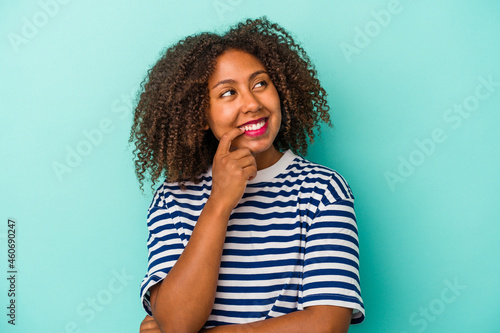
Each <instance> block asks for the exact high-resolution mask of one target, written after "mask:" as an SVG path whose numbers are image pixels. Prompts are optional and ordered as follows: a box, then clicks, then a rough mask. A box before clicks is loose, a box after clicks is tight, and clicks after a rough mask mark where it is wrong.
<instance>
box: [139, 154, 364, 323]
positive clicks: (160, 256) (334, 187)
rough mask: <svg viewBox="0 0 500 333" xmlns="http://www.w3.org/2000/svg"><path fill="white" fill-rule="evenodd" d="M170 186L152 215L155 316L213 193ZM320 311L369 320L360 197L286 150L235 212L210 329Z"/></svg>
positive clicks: (201, 186)
mask: <svg viewBox="0 0 500 333" xmlns="http://www.w3.org/2000/svg"><path fill="white" fill-rule="evenodd" d="M186 185H187V190H186V191H182V190H181V189H180V188H179V186H178V185H177V184H176V183H166V182H165V183H163V184H162V185H161V186H160V187H159V188H158V190H157V191H156V194H155V196H154V198H153V201H152V203H151V205H150V207H149V209H148V219H147V222H148V230H149V237H148V241H147V246H148V250H149V258H148V272H147V274H146V276H145V277H144V279H143V281H142V283H141V298H142V304H143V306H144V309H145V310H146V312H147V313H148V314H149V315H152V314H151V305H150V299H149V297H150V293H149V289H150V288H151V286H153V285H155V284H156V283H158V282H160V281H162V280H163V279H164V278H165V276H166V275H167V274H168V272H169V271H170V269H171V268H172V267H173V266H174V264H175V262H176V260H177V259H178V258H179V256H180V255H181V253H182V251H183V249H184V248H185V247H186V245H187V243H188V241H189V237H190V236H191V233H192V231H193V228H194V226H195V224H196V221H197V219H198V217H199V216H200V213H201V211H202V209H203V207H204V205H205V203H206V202H207V199H208V197H209V195H210V190H211V187H212V169H211V167H210V168H209V169H208V170H207V172H206V173H204V174H203V175H202V179H201V182H200V183H198V184H194V183H191V182H188V183H186ZM313 305H335V306H341V307H347V308H352V309H353V315H352V319H351V324H356V323H360V322H362V321H363V320H364V317H365V310H364V306H363V300H362V298H361V289H360V280H359V244H358V232H357V225H356V217H355V213H354V196H353V194H352V192H351V189H350V188H349V185H348V184H347V183H346V181H345V180H344V178H343V177H342V176H341V175H340V174H338V173H337V172H336V171H334V170H332V169H330V168H327V167H324V166H321V165H319V164H316V163H313V162H310V161H308V160H306V159H304V158H303V157H301V156H298V155H295V154H294V153H293V152H292V151H291V150H287V151H286V152H285V153H284V154H283V156H282V157H281V158H280V159H279V160H278V162H276V163H275V164H273V165H272V166H270V167H268V168H265V169H262V170H259V171H257V176H256V178H254V179H252V180H251V181H248V183H247V187H246V190H245V193H244V194H243V197H242V198H241V200H240V201H239V203H238V205H237V206H236V207H235V208H234V209H233V211H232V212H231V215H230V219H229V222H228V227H227V234H226V240H225V243H224V249H223V253H222V258H221V265H220V271H219V280H218V283H217V291H216V295H215V304H214V307H213V309H212V312H211V314H210V317H209V318H208V321H207V322H206V323H205V326H204V327H205V328H210V327H214V326H219V325H225V324H238V323H248V322H252V321H257V320H264V319H268V318H273V317H278V316H281V315H284V314H287V313H290V312H293V311H296V310H303V309H304V308H306V307H308V306H313Z"/></svg>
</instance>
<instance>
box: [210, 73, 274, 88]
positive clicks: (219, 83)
mask: <svg viewBox="0 0 500 333" xmlns="http://www.w3.org/2000/svg"><path fill="white" fill-rule="evenodd" d="M262 73H265V74H267V75H269V73H268V72H266V71H265V70H263V69H261V70H259V71H256V72H253V73H252V74H251V75H250V77H249V78H248V79H249V80H252V79H253V78H254V77H256V76H257V75H259V74H262ZM225 83H236V81H235V80H233V79H225V80H222V81H219V82H217V83H216V84H215V85H214V86H213V87H212V89H215V88H216V87H217V86H219V85H221V84H225Z"/></svg>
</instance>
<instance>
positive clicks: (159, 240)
mask: <svg viewBox="0 0 500 333" xmlns="http://www.w3.org/2000/svg"><path fill="white" fill-rule="evenodd" d="M161 205H163V206H158V205H151V207H150V208H149V210H148V219H147V220H148V240H147V247H148V272H147V274H146V276H145V277H144V279H143V280H142V283H141V290H140V293H141V301H142V305H143V307H144V310H146V312H147V313H148V314H149V315H150V316H151V315H152V312H151V301H150V296H151V295H150V291H149V290H150V288H151V287H152V286H154V285H155V284H157V283H158V282H161V281H162V280H163V279H164V278H165V277H166V276H167V274H168V273H169V272H170V269H172V267H173V266H174V264H175V263H176V262H177V259H179V257H180V255H181V254H182V251H183V250H184V248H185V245H184V243H185V241H183V239H182V238H181V236H180V233H179V231H178V227H177V226H178V223H176V220H175V217H174V214H172V211H171V210H170V209H169V208H168V207H167V206H166V205H165V204H164V203H161Z"/></svg>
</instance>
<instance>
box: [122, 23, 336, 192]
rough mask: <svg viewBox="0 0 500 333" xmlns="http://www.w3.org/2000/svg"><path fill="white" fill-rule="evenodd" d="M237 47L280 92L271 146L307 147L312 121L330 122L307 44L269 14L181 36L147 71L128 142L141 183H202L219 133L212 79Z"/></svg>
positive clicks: (300, 149)
mask: <svg viewBox="0 0 500 333" xmlns="http://www.w3.org/2000/svg"><path fill="white" fill-rule="evenodd" d="M229 49H237V50H241V51H244V52H247V53H249V54H251V55H253V56H255V57H256V58H257V59H258V60H259V61H260V62H261V63H262V65H263V66H264V67H265V68H266V70H267V71H268V73H269V76H270V78H271V81H272V82H273V84H274V86H275V87H276V89H277V91H278V95H279V98H280V104H281V105H280V106H281V113H282V117H281V118H282V121H281V126H280V130H279V132H278V135H277V136H276V139H275V140H274V143H273V144H274V146H275V148H276V149H278V150H281V151H283V150H286V149H290V150H292V151H293V152H294V153H295V154H299V155H305V154H306V153H307V145H308V143H307V138H309V139H310V141H311V142H314V132H313V130H314V127H317V128H318V129H319V128H320V125H319V122H320V121H323V122H325V123H327V124H328V126H330V127H332V124H331V122H330V117H329V113H328V111H329V109H330V108H329V106H328V104H327V100H326V97H327V93H326V91H325V90H324V89H323V87H322V86H321V85H320V82H319V80H318V79H317V73H316V70H315V68H314V65H313V64H312V63H311V61H310V59H309V57H308V56H307V54H306V53H305V51H304V49H303V48H302V47H301V46H300V45H298V44H297V43H296V42H295V41H294V40H293V38H292V36H291V35H290V34H289V33H288V32H287V31H285V29H283V28H282V27H280V26H279V25H277V24H275V23H271V22H269V21H268V19H267V17H266V16H262V17H260V18H258V19H255V20H252V19H248V20H246V21H245V22H240V23H238V24H236V25H235V26H233V27H231V28H230V29H229V30H228V31H227V32H226V33H225V34H223V35H218V34H215V33H209V32H203V33H198V34H195V35H192V36H188V37H186V38H185V39H183V40H180V41H179V42H178V43H176V44H175V45H173V46H170V47H169V48H167V49H166V51H163V52H162V56H161V58H160V59H159V60H158V61H157V62H156V64H155V65H154V66H153V67H152V68H151V69H149V70H148V73H147V75H146V77H145V78H144V80H143V81H142V82H141V90H140V95H139V101H138V102H137V104H136V107H135V114H134V120H133V125H132V130H131V133H130V138H129V142H132V141H134V140H136V143H135V149H134V151H133V154H134V155H135V172H136V175H137V177H138V179H139V182H140V184H141V190H142V187H143V180H144V179H145V176H144V174H145V173H146V172H149V173H150V176H151V180H152V182H153V184H152V185H151V188H152V189H153V190H154V186H155V181H156V180H157V179H158V178H160V176H162V177H166V181H168V182H177V183H178V185H179V186H180V188H181V189H185V182H186V181H192V182H194V183H198V182H199V176H200V175H201V174H202V173H203V172H206V171H207V170H208V168H209V166H210V165H211V164H212V161H213V158H214V155H215V152H216V150H217V147H218V140H217V139H216V138H215V136H214V135H213V133H212V131H211V130H204V126H205V125H206V124H207V117H206V112H205V111H206V110H207V108H208V107H209V88H208V78H209V76H210V75H211V74H212V73H213V71H214V68H215V65H216V59H217V57H218V56H220V55H221V54H222V53H223V52H224V51H227V50H229Z"/></svg>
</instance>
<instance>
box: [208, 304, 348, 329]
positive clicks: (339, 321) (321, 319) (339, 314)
mask: <svg viewBox="0 0 500 333" xmlns="http://www.w3.org/2000/svg"><path fill="white" fill-rule="evenodd" d="M351 316H352V309H348V308H343V307H337V306H330V305H317V306H311V307H309V308H306V309H304V310H303V311H295V312H292V313H289V314H286V315H283V316H280V317H276V318H270V319H266V320H262V321H256V322H252V323H248V324H240V325H226V326H218V327H214V328H211V329H207V330H202V331H200V333H202V332H203V333H205V332H206V333H232V332H245V333H252V332H258V333H274V332H276V333H278V332H279V333H281V332H287V333H295V332H296V333H308V332H311V333H323V332H325V333H346V332H347V331H348V329H349V324H350V322H351Z"/></svg>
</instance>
